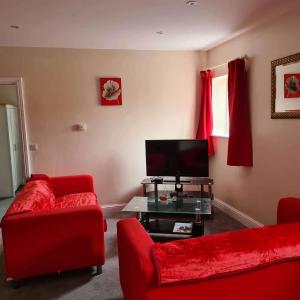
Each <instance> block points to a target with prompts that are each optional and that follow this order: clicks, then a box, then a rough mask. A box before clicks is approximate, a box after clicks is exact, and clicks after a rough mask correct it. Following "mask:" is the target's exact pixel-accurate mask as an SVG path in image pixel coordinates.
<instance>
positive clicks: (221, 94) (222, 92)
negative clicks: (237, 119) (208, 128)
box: [212, 75, 229, 136]
mask: <svg viewBox="0 0 300 300" xmlns="http://www.w3.org/2000/svg"><path fill="white" fill-rule="evenodd" d="M227 79H228V76H227V75H225V76H220V77H215V78H213V79H212V110H213V135H218V136H228V133H229V125H228V119H229V118H228V92H227Z"/></svg>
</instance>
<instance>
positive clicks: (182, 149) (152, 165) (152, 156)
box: [145, 140, 209, 178]
mask: <svg viewBox="0 0 300 300" xmlns="http://www.w3.org/2000/svg"><path fill="white" fill-rule="evenodd" d="M145 143H146V168H147V176H175V177H177V178H179V177H180V176H183V177H208V176H209V171H208V169H209V168H208V143H207V140H146V141H145Z"/></svg>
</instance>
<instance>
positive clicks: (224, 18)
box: [0, 0, 300, 50]
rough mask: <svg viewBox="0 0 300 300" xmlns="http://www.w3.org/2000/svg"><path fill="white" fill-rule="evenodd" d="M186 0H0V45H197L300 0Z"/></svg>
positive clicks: (213, 42) (226, 35) (217, 39)
mask: <svg viewBox="0 0 300 300" xmlns="http://www.w3.org/2000/svg"><path fill="white" fill-rule="evenodd" d="M185 2H186V1H185V0H114V1H113V0H0V46H27V47H56V48H95V49H143V50H201V49H207V48H209V47H212V46H214V45H216V44H218V43H220V42H222V41H225V40H227V39H229V38H231V37H232V36H234V35H237V34H239V33H241V32H244V31H246V30H248V29H249V28H252V27H253V26H255V25H257V24H259V23H261V22H265V21H266V20H268V19H270V18H274V17H276V16H278V15H280V14H283V13H286V12H287V11H288V10H290V9H292V6H293V5H294V3H296V2H298V3H299V2H300V1H299V0H295V1H293V0H198V1H197V2H198V4H197V5H196V6H187V5H186V4H185ZM10 25H18V26H20V29H13V28H10ZM157 31H163V32H164V34H162V35H159V34H157V33H156V32H157Z"/></svg>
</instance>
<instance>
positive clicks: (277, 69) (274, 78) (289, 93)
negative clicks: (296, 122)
mask: <svg viewBox="0 0 300 300" xmlns="http://www.w3.org/2000/svg"><path fill="white" fill-rule="evenodd" d="M271 118H272V119H278V118H280V119H296V118H300V53H297V54H294V55H290V56H287V57H283V58H279V59H276V60H273V61H272V62H271Z"/></svg>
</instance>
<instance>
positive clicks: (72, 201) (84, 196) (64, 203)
mask: <svg viewBox="0 0 300 300" xmlns="http://www.w3.org/2000/svg"><path fill="white" fill-rule="evenodd" d="M87 205H97V197H96V194H95V193H91V192H88V193H78V194H69V195H65V196H62V197H59V198H56V200H55V205H54V208H68V207H80V206H87Z"/></svg>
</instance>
